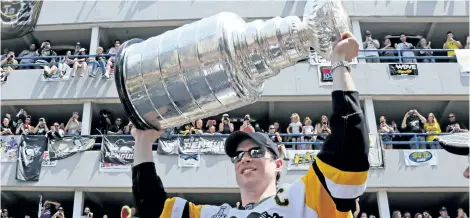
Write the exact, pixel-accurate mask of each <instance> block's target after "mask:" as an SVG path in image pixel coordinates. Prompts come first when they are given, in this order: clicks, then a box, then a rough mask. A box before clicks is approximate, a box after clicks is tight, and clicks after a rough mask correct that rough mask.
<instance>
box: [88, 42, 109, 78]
mask: <svg viewBox="0 0 470 218" xmlns="http://www.w3.org/2000/svg"><path fill="white" fill-rule="evenodd" d="M103 52H104V50H103V47H98V48H97V49H96V57H89V58H88V62H89V63H90V64H91V72H90V74H89V76H90V77H95V76H96V72H97V71H98V69H101V76H102V77H105V75H106V62H107V61H106V57H104V56H102V55H104V53H103Z"/></svg>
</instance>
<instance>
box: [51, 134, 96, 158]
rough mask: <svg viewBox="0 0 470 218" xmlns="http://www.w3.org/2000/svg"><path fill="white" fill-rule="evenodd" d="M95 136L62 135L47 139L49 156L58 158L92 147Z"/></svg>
mask: <svg viewBox="0 0 470 218" xmlns="http://www.w3.org/2000/svg"><path fill="white" fill-rule="evenodd" d="M95 141H96V138H95V137H90V136H64V137H63V138H60V139H51V140H49V149H48V150H49V158H50V159H51V160H60V159H64V158H68V157H70V156H72V155H74V154H76V153H79V152H83V151H86V150H89V149H91V148H93V146H94V145H95Z"/></svg>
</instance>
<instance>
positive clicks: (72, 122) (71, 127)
mask: <svg viewBox="0 0 470 218" xmlns="http://www.w3.org/2000/svg"><path fill="white" fill-rule="evenodd" d="M78 118H79V116H78V112H73V114H72V117H71V118H70V119H69V121H68V122H67V125H66V126H65V132H66V133H67V135H80V132H81V131H82V122H80V121H78Z"/></svg>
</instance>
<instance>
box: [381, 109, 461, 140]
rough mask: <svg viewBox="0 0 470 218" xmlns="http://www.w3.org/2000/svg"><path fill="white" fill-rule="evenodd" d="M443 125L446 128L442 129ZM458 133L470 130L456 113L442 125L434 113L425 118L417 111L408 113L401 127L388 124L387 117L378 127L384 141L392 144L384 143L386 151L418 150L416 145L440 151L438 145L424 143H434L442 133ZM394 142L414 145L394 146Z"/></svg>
mask: <svg viewBox="0 0 470 218" xmlns="http://www.w3.org/2000/svg"><path fill="white" fill-rule="evenodd" d="M441 125H442V127H445V128H441ZM443 130H444V131H443ZM457 132H468V129H467V127H466V126H465V124H463V123H462V122H460V121H459V120H458V119H457V117H456V116H455V114H454V113H449V114H448V121H447V122H445V123H442V124H440V123H439V122H438V118H437V117H436V116H435V115H434V113H429V114H428V115H427V117H425V116H423V115H422V114H421V113H420V112H419V111H418V110H416V109H412V110H409V111H407V112H406V113H405V115H404V116H403V119H402V120H401V123H399V125H397V123H396V122H395V121H394V120H392V121H391V122H387V119H386V118H385V116H381V117H380V119H379V125H378V133H382V136H381V138H382V141H383V142H392V143H384V144H385V145H384V148H385V149H393V148H402V149H409V148H416V145H418V147H417V148H419V149H440V148H441V147H440V145H439V144H438V143H424V142H433V141H435V140H436V138H437V137H438V135H439V134H442V133H457ZM398 133H417V134H418V135H413V134H409V135H397V134H398ZM393 141H412V142H414V143H411V144H393Z"/></svg>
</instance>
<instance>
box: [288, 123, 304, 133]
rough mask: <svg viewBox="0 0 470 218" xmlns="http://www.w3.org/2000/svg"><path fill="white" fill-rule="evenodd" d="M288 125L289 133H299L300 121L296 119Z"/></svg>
mask: <svg viewBox="0 0 470 218" xmlns="http://www.w3.org/2000/svg"><path fill="white" fill-rule="evenodd" d="M289 126H290V127H292V128H291V133H294V134H299V133H300V127H302V123H301V122H298V121H297V123H290V124H289Z"/></svg>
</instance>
